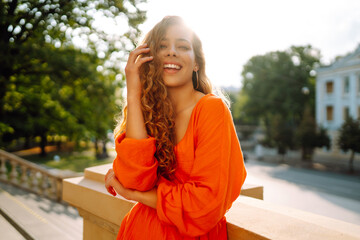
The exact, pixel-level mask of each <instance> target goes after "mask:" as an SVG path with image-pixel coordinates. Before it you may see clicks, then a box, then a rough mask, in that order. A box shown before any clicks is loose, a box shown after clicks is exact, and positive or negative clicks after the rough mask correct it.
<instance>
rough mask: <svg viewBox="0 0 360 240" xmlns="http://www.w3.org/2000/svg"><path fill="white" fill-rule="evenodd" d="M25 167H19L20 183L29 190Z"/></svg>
mask: <svg viewBox="0 0 360 240" xmlns="http://www.w3.org/2000/svg"><path fill="white" fill-rule="evenodd" d="M27 170H28V169H27V167H26V166H25V165H21V178H20V183H21V185H22V186H23V187H24V188H26V189H29V188H30V184H29V177H28V175H27Z"/></svg>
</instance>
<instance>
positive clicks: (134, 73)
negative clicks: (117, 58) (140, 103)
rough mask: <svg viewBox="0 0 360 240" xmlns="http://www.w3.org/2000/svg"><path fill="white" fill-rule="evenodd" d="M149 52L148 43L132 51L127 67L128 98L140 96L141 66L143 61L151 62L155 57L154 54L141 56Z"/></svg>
mask: <svg viewBox="0 0 360 240" xmlns="http://www.w3.org/2000/svg"><path fill="white" fill-rule="evenodd" d="M149 52H150V48H148V46H147V44H146V43H145V44H143V45H141V46H139V47H137V48H135V50H133V51H132V52H130V55H129V58H128V61H127V64H126V67H125V75H126V88H127V97H128V98H137V99H139V97H140V94H141V83H140V75H139V69H140V66H141V65H142V64H143V63H145V62H149V61H151V60H152V59H153V56H149V57H140V55H141V54H144V53H149Z"/></svg>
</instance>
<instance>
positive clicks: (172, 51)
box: [167, 45, 177, 57]
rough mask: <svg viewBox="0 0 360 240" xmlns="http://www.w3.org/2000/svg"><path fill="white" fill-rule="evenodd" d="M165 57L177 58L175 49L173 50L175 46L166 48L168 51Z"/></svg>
mask: <svg viewBox="0 0 360 240" xmlns="http://www.w3.org/2000/svg"><path fill="white" fill-rule="evenodd" d="M167 56H169V57H170V56H173V57H176V56H177V52H176V48H175V45H170V46H169V47H168V51H167Z"/></svg>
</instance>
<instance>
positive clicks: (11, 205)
mask: <svg viewBox="0 0 360 240" xmlns="http://www.w3.org/2000/svg"><path fill="white" fill-rule="evenodd" d="M0 210H1V212H2V214H3V215H5V216H6V219H7V222H9V219H10V222H13V225H17V228H18V230H19V229H20V231H21V230H23V232H22V235H24V236H26V235H28V238H29V237H30V238H33V239H39V240H42V239H54V240H56V239H64V240H80V239H82V225H83V223H82V218H81V217H80V216H79V214H78V212H77V210H76V209H75V208H73V207H71V206H68V205H66V204H61V203H58V202H54V201H52V200H49V199H47V198H43V197H40V196H38V195H36V194H33V193H29V192H26V191H24V190H21V189H18V188H16V187H13V186H11V185H8V184H4V183H0ZM2 223H3V222H0V224H2ZM10 226H11V225H10ZM4 227H6V228H8V231H6V232H10V231H13V230H14V229H11V228H10V227H9V226H5V225H3V224H2V225H1V226H0V229H2V228H4ZM5 239H8V238H5ZM9 239H12V238H9ZM14 239H18V238H14ZM19 239H24V238H19Z"/></svg>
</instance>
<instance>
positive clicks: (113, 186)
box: [105, 168, 134, 200]
mask: <svg viewBox="0 0 360 240" xmlns="http://www.w3.org/2000/svg"><path fill="white" fill-rule="evenodd" d="M105 187H106V189H107V191H108V192H109V193H110V194H112V195H113V196H116V193H118V194H119V195H121V196H122V197H124V198H125V199H128V200H132V199H131V196H132V194H133V192H134V190H131V189H128V188H125V187H124V186H123V185H122V184H121V183H120V182H119V180H118V179H117V178H116V176H115V173H114V170H113V169H112V168H111V169H109V171H108V172H107V173H106V175H105Z"/></svg>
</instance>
